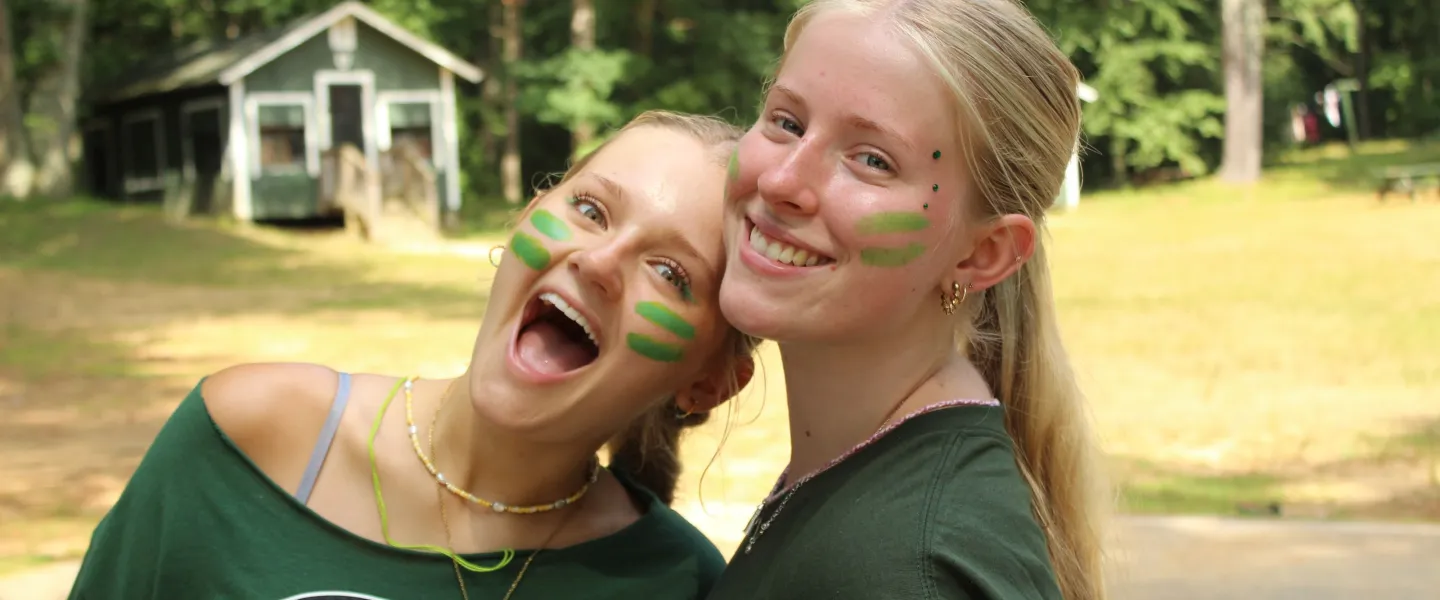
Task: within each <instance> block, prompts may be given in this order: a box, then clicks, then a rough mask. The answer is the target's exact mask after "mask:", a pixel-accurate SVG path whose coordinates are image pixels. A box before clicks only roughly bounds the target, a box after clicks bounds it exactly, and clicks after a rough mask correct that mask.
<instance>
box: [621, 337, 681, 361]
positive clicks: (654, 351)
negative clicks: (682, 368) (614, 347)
mask: <svg viewBox="0 0 1440 600" xmlns="http://www.w3.org/2000/svg"><path fill="white" fill-rule="evenodd" d="M625 344H626V345H628V346H630V349H631V350H634V351H635V353H636V354H639V355H640V356H644V357H645V358H648V359H651V360H658V361H660V362H680V359H682V358H684V357H685V351H684V350H681V349H680V346H679V345H677V344H667V343H665V342H662V341H659V340H656V339H655V338H652V337H650V336H648V335H641V334H638V333H631V334H628V335H626V336H625Z"/></svg>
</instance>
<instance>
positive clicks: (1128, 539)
mask: <svg viewBox="0 0 1440 600" xmlns="http://www.w3.org/2000/svg"><path fill="white" fill-rule="evenodd" d="M1118 529H1119V531H1117V537H1118V538H1119V544H1118V545H1117V547H1118V550H1117V552H1116V554H1117V556H1116V559H1117V560H1116V564H1115V573H1114V575H1113V578H1114V585H1113V586H1112V589H1113V590H1114V593H1113V594H1112V597H1113V598H1114V599H1115V600H1132V599H1133V600H1142V599H1143V600H1150V599H1156V600H1159V599H1164V600H1172V599H1173V600H1200V599H1201V598H1203V599H1205V600H1230V599H1235V600H1240V599H1244V600H1255V599H1264V600H1300V599H1304V600H1339V599H1342V598H1343V599H1346V600H1349V599H1356V600H1401V599H1404V600H1421V599H1436V598H1440V526H1437V525H1401V524H1371V523H1311V522H1294V521H1267V520H1254V521H1250V520H1239V519H1219V518H1209V517H1193V518H1191V517H1155V518H1145V517H1128V518H1126V519H1124V520H1123V521H1122V522H1121V526H1120V527H1119V528H1118Z"/></svg>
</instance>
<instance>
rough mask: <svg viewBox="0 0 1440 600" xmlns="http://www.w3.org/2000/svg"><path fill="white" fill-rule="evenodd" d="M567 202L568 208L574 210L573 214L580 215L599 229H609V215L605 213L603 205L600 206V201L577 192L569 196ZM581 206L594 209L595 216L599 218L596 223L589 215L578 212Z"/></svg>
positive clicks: (584, 193)
mask: <svg viewBox="0 0 1440 600" xmlns="http://www.w3.org/2000/svg"><path fill="white" fill-rule="evenodd" d="M567 202H569V203H570V206H571V207H572V208H574V209H575V212H577V213H580V216H582V217H584V218H586V219H588V220H589V221H591V222H593V223H595V224H596V225H599V226H600V228H601V229H606V228H608V227H609V225H610V213H608V212H606V211H605V205H604V204H601V203H600V201H599V200H597V199H595V197H594V196H592V195H590V194H588V193H586V192H577V193H576V194H575V195H574V196H571V197H570V198H569V199H568V200H567ZM581 206H590V207H592V208H594V209H595V211H596V212H595V214H598V215H599V216H600V220H599V221H596V220H595V219H592V218H590V215H589V214H586V213H585V212H584V211H582V210H580V207H581Z"/></svg>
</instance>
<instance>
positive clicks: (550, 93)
mask: <svg viewBox="0 0 1440 600" xmlns="http://www.w3.org/2000/svg"><path fill="white" fill-rule="evenodd" d="M630 59H631V55H630V52H629V51H626V50H611V51H606V50H592V51H588V52H587V51H581V50H576V49H573V48H571V49H567V50H565V51H564V52H563V53H561V54H560V55H558V56H555V57H553V58H548V59H545V60H541V61H537V62H531V63H527V64H524V65H521V66H519V67H517V68H516V69H515V71H514V72H515V75H516V76H517V77H519V78H520V81H521V82H522V86H521V88H522V89H524V90H525V93H524V94H523V95H522V96H521V99H522V101H521V106H522V107H524V109H525V110H526V112H528V113H529V114H531V115H533V116H534V118H535V120H537V121H539V122H541V123H548V124H552V125H564V126H566V127H567V128H568V127H573V126H575V125H576V124H577V123H584V122H589V123H595V124H597V125H605V126H615V125H617V124H623V123H622V122H621V121H622V118H623V114H622V112H621V110H620V107H619V106H616V105H615V103H613V102H611V101H610V95H611V94H612V93H613V92H614V90H615V86H616V84H617V83H619V82H620V80H621V78H622V77H624V76H625V72H626V65H627V63H629V62H630Z"/></svg>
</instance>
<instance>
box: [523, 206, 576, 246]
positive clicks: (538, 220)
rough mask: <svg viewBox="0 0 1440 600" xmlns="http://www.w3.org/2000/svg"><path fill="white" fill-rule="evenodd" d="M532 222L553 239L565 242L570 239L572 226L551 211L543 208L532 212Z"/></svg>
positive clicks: (536, 227)
mask: <svg viewBox="0 0 1440 600" xmlns="http://www.w3.org/2000/svg"><path fill="white" fill-rule="evenodd" d="M530 224H531V225H534V226H535V229H537V230H539V231H540V233H542V234H545V237H548V238H550V239H552V240H559V241H562V242H563V241H565V240H568V239H570V227H568V226H566V225H565V222H564V221H561V220H560V217H557V216H555V215H553V214H550V211H548V210H545V209H543V208H542V209H540V210H537V211H535V212H534V213H531V215H530Z"/></svg>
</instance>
